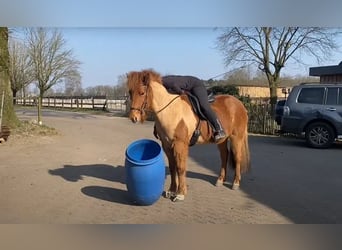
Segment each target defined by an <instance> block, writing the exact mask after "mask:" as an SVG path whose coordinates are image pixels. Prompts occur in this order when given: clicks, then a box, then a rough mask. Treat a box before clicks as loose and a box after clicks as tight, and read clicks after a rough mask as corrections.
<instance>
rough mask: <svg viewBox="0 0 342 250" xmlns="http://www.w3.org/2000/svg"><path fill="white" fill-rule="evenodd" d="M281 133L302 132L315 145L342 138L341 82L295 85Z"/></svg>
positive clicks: (329, 144) (320, 146) (284, 114)
mask: <svg viewBox="0 0 342 250" xmlns="http://www.w3.org/2000/svg"><path fill="white" fill-rule="evenodd" d="M280 131H281V133H291V134H297V135H303V136H304V137H305V140H306V142H307V144H308V145H309V146H311V147H314V148H328V147H330V146H331V145H332V144H333V143H334V142H335V141H336V140H341V139H342V83H336V84H334V83H302V84H300V85H298V86H295V87H293V89H292V90H291V92H290V94H289V96H288V98H287V100H286V103H285V105H284V111H283V115H282V118H281V125H280Z"/></svg>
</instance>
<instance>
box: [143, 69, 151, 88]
mask: <svg viewBox="0 0 342 250" xmlns="http://www.w3.org/2000/svg"><path fill="white" fill-rule="evenodd" d="M142 74H143V75H142V83H143V84H144V85H147V84H148V83H149V82H150V73H149V72H143V73H142Z"/></svg>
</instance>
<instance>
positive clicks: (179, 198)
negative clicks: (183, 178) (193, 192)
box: [171, 194, 185, 202]
mask: <svg viewBox="0 0 342 250" xmlns="http://www.w3.org/2000/svg"><path fill="white" fill-rule="evenodd" d="M184 199H185V197H184V195H183V194H177V195H176V196H175V197H173V198H172V199H171V200H172V201H173V202H177V201H184Z"/></svg>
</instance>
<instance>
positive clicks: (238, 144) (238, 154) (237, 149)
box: [231, 136, 243, 190]
mask: <svg viewBox="0 0 342 250" xmlns="http://www.w3.org/2000/svg"><path fill="white" fill-rule="evenodd" d="M242 143H243V141H242V139H240V138H238V137H237V136H232V137H231V151H232V153H233V155H232V157H234V159H233V164H235V166H233V168H234V169H235V177H234V181H233V185H232V189H233V190H235V189H238V188H239V187H240V181H241V160H242Z"/></svg>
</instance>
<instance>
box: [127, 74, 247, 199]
mask: <svg viewBox="0 0 342 250" xmlns="http://www.w3.org/2000/svg"><path fill="white" fill-rule="evenodd" d="M127 86H128V89H129V95H130V99H131V109H130V114H129V118H130V119H131V120H132V122H134V123H136V122H144V120H145V119H146V112H152V113H154V116H155V129H156V132H157V135H158V137H159V139H160V140H161V143H162V147H163V150H164V152H165V154H166V156H167V158H168V162H169V169H170V175H171V184H170V187H169V190H168V191H166V192H165V196H166V197H167V198H171V200H172V201H178V200H184V198H185V195H186V193H187V186H186V167H187V158H188V153H189V143H190V139H191V137H192V135H193V133H194V131H195V129H196V127H197V126H198V124H199V127H200V131H201V134H200V136H199V138H198V140H197V143H198V144H204V143H214V140H213V138H212V133H213V132H212V129H211V128H210V126H209V125H208V122H207V121H203V120H202V121H200V119H199V118H198V116H197V115H196V114H195V113H194V112H193V109H192V107H191V105H190V102H189V99H188V97H187V96H186V95H181V96H180V95H174V94H170V93H169V92H168V91H167V90H166V88H165V87H164V86H163V85H162V79H161V76H160V74H158V73H156V72H155V71H153V70H143V71H139V72H138V71H132V72H129V73H128V74H127ZM212 109H213V110H214V112H216V114H217V115H218V117H219V119H220V120H221V123H222V125H223V127H224V129H225V132H226V134H227V135H228V137H227V138H225V139H222V140H221V141H219V142H218V143H217V145H218V149H219V151H220V157H221V171H220V175H219V177H218V179H217V182H216V185H217V186H218V185H222V184H223V183H224V182H225V181H226V178H227V164H228V159H229V162H230V163H232V165H233V166H232V167H233V168H234V169H235V177H234V182H233V185H232V189H236V188H238V187H239V185H240V181H241V173H244V172H246V171H247V170H249V168H250V158H249V146H248V132H247V124H248V115H247V110H246V108H245V107H244V105H243V104H242V102H241V101H240V100H238V99H237V98H235V97H233V96H230V95H217V96H216V97H215V101H214V102H213V103H212ZM199 122H200V123H199ZM228 140H230V147H228ZM231 153H232V155H233V157H229V155H230V154H231Z"/></svg>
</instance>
